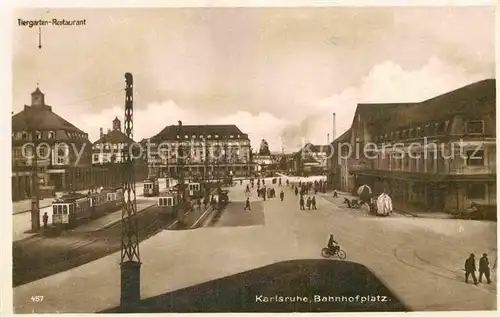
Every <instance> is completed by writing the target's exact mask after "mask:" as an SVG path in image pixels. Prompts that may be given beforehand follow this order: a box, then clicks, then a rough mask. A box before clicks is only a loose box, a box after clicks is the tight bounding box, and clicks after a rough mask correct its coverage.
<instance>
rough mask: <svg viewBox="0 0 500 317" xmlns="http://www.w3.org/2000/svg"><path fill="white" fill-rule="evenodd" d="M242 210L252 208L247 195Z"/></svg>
mask: <svg viewBox="0 0 500 317" xmlns="http://www.w3.org/2000/svg"><path fill="white" fill-rule="evenodd" d="M243 210H252V209H250V198H248V197H247V200H246V201H245V209H243Z"/></svg>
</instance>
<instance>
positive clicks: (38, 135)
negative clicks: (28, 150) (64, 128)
mask: <svg viewBox="0 0 500 317" xmlns="http://www.w3.org/2000/svg"><path fill="white" fill-rule="evenodd" d="M66 134H67V136H68V138H70V139H85V138H86V137H87V136H86V135H85V134H83V133H78V132H66ZM34 136H35V139H36V140H42V139H44V138H45V137H46V138H47V139H49V140H50V139H54V138H55V137H56V132H55V131H45V132H44V131H35V134H34ZM12 138H13V139H14V140H30V139H33V138H32V134H31V133H29V132H28V131H22V132H14V133H13V134H12Z"/></svg>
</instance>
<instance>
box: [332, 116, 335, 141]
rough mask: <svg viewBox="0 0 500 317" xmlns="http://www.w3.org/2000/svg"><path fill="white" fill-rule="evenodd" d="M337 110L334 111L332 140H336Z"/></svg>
mask: <svg viewBox="0 0 500 317" xmlns="http://www.w3.org/2000/svg"><path fill="white" fill-rule="evenodd" d="M335 128H336V127H335V112H334V113H333V133H332V140H333V141H335Z"/></svg>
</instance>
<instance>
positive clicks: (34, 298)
mask: <svg viewBox="0 0 500 317" xmlns="http://www.w3.org/2000/svg"><path fill="white" fill-rule="evenodd" d="M31 301H32V302H34V303H41V302H43V296H41V295H36V296H31Z"/></svg>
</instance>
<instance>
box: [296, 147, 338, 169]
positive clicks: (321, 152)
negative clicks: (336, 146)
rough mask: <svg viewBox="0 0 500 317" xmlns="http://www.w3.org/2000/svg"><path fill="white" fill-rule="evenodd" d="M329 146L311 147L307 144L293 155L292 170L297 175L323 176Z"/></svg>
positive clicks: (329, 150) (328, 154)
mask: <svg viewBox="0 0 500 317" xmlns="http://www.w3.org/2000/svg"><path fill="white" fill-rule="evenodd" d="M330 152H331V145H330V144H327V145H313V144H311V143H307V144H306V145H304V146H303V147H302V148H301V149H300V150H299V151H298V152H296V153H295V154H294V155H293V161H292V162H293V163H292V170H293V172H294V173H295V174H297V175H299V174H300V175H302V174H304V175H309V174H315V175H319V174H321V175H322V174H325V173H326V172H327V160H328V157H329V156H330Z"/></svg>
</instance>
